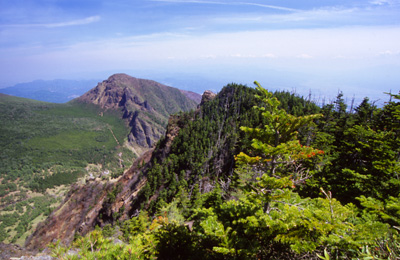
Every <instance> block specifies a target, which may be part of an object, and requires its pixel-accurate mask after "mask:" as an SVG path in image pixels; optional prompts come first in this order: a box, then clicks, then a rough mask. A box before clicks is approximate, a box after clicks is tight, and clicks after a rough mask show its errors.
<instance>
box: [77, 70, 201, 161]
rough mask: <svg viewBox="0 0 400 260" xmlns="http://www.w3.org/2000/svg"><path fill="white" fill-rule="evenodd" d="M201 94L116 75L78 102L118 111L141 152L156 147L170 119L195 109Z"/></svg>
mask: <svg viewBox="0 0 400 260" xmlns="http://www.w3.org/2000/svg"><path fill="white" fill-rule="evenodd" d="M199 98H200V95H199V94H196V93H194V92H190V91H184V90H178V89H176V88H172V87H168V86H165V85H163V84H160V83H158V82H155V81H152V80H145V79H138V78H134V77H131V76H128V75H126V74H115V75H113V76H111V77H109V78H108V79H107V80H105V81H103V82H101V83H99V84H98V85H97V86H96V87H95V88H93V89H92V90H90V91H89V92H87V93H85V94H84V95H82V96H81V97H79V98H78V99H76V101H79V102H84V103H90V104H95V105H98V106H100V107H101V108H102V109H104V110H109V109H113V110H118V111H121V112H122V115H123V116H122V117H123V118H124V119H125V120H126V122H127V124H129V126H130V127H131V131H130V133H129V134H128V141H129V144H130V145H131V146H132V147H134V150H135V151H138V155H139V154H140V153H141V152H144V151H146V150H147V149H149V148H150V147H152V146H153V145H154V144H155V143H156V142H157V141H158V139H160V137H161V136H163V135H164V133H165V127H166V125H167V122H168V117H169V115H171V114H174V113H177V112H179V111H189V110H191V109H194V108H195V107H196V105H197V104H198V102H199V101H197V102H196V101H194V100H199Z"/></svg>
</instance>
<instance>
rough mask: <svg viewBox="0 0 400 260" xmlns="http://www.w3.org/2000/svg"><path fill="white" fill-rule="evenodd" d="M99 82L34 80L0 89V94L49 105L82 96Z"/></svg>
mask: <svg viewBox="0 0 400 260" xmlns="http://www.w3.org/2000/svg"><path fill="white" fill-rule="evenodd" d="M99 81H100V80H65V79H55V80H35V81H32V82H27V83H20V84H16V85H14V86H12V87H8V88H2V89H0V93H3V94H8V95H11V96H17V97H23V98H29V99H35V100H39V101H45V102H51V103H65V102H68V101H70V100H72V99H74V98H77V97H79V96H81V95H83V94H84V93H85V92H86V91H88V90H90V89H91V88H93V87H94V86H96V85H97V83H98V82H99Z"/></svg>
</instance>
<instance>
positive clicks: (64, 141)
mask: <svg viewBox="0 0 400 260" xmlns="http://www.w3.org/2000/svg"><path fill="white" fill-rule="evenodd" d="M118 113H119V112H115V111H114V112H111V111H110V112H108V113H101V112H100V110H98V109H97V108H96V107H95V106H93V105H83V104H78V103H67V104H53V103H45V102H39V101H34V100H29V99H23V98H16V97H11V96H5V95H2V96H0V122H1V125H0V145H1V151H0V162H1V163H0V178H1V184H0V198H1V201H0V209H1V214H0V221H1V222H0V223H1V224H0V241H6V242H19V243H23V241H24V238H25V236H26V233H25V232H26V231H28V230H30V229H31V228H32V225H34V224H35V223H37V221H38V220H43V217H44V216H45V215H48V214H49V213H50V212H51V208H52V207H54V206H55V205H56V204H57V201H60V200H62V199H63V197H62V194H59V193H57V192H56V190H54V189H53V190H52V191H50V190H47V191H46V189H52V188H57V187H59V186H61V185H69V184H71V183H74V182H76V181H77V179H78V178H80V177H83V176H85V175H87V174H88V173H89V172H91V173H92V174H94V175H95V177H96V176H97V175H98V174H99V173H101V172H105V171H107V170H109V171H111V172H112V173H113V174H114V175H115V174H118V173H121V172H122V171H123V169H124V168H126V167H129V166H130V165H131V160H132V158H133V157H134V155H133V153H132V152H131V151H130V150H128V149H126V148H124V147H123V146H122V144H123V143H124V138H126V135H127V133H128V131H129V130H128V128H127V126H126V125H125V123H124V121H123V120H121V119H120V118H121V115H119V114H118ZM120 160H122V161H121V163H120ZM90 164H93V167H92V169H89V168H87V169H85V167H87V166H88V165H90ZM121 167H122V168H121ZM93 169H96V170H93ZM110 175H111V174H110ZM24 234H25V235H24Z"/></svg>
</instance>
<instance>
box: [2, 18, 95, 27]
mask: <svg viewBox="0 0 400 260" xmlns="http://www.w3.org/2000/svg"><path fill="white" fill-rule="evenodd" d="M100 19H101V18H100V16H98V15H96V16H90V17H86V18H83V19H78V20H72V21H65V22H59V23H31V24H3V25H0V26H1V27H14V28H15V27H17V28H30V27H44V28H57V27H68V26H77V25H85V24H91V23H95V22H98V21H100Z"/></svg>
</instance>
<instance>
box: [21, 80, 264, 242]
mask: <svg viewBox="0 0 400 260" xmlns="http://www.w3.org/2000/svg"><path fill="white" fill-rule="evenodd" d="M253 94H254V90H253V89H251V88H247V87H244V86H237V85H233V86H228V87H226V88H224V89H223V90H222V91H221V92H220V94H219V95H218V96H215V94H213V93H211V92H207V94H206V95H203V100H202V102H201V104H202V106H201V107H199V108H198V109H197V110H196V112H193V113H184V114H181V115H175V116H171V117H170V119H169V122H168V128H167V132H166V134H165V136H164V137H163V138H162V140H161V141H160V142H159V143H158V145H157V147H155V150H154V151H152V150H150V151H148V152H147V153H145V154H144V155H143V156H142V157H140V158H138V159H137V160H136V161H135V163H134V164H133V166H132V167H131V169H130V170H129V171H127V172H125V173H124V174H123V175H122V176H121V177H120V178H119V179H118V180H117V181H116V182H113V183H108V184H107V185H104V186H102V185H101V184H100V182H99V181H92V182H90V183H88V184H86V185H81V186H78V185H76V186H75V188H74V189H72V190H71V192H70V194H69V195H68V196H67V198H66V199H65V201H64V203H63V204H62V205H61V206H60V207H59V208H58V209H57V210H55V211H54V212H53V213H52V214H51V215H50V216H49V218H48V219H47V220H46V221H45V222H44V223H43V224H41V225H40V226H38V228H37V230H36V231H35V233H34V234H33V235H32V236H31V237H30V238H28V239H27V241H26V246H27V247H28V248H29V249H38V248H43V247H44V246H45V245H46V244H47V243H49V242H51V241H53V240H54V239H62V241H63V242H65V243H67V244H68V243H69V242H71V241H72V239H73V237H74V235H75V234H79V235H85V234H86V233H87V232H89V231H91V230H92V229H93V228H94V227H95V226H96V225H100V226H103V225H105V224H108V223H116V221H119V220H126V219H129V218H131V217H132V216H135V215H137V214H138V211H139V210H140V208H141V205H143V206H144V207H146V208H148V209H149V210H150V211H151V210H152V207H154V205H155V203H156V201H157V200H159V199H160V198H164V197H165V194H166V190H168V191H169V194H170V196H169V197H172V196H174V195H175V193H176V192H177V190H176V185H175V186H174V184H173V183H172V182H173V181H174V180H175V179H178V181H186V182H187V183H188V185H189V187H187V188H188V189H189V190H190V189H191V188H192V187H193V186H194V185H195V184H200V187H201V190H202V191H203V192H206V191H210V190H211V189H212V188H213V187H214V185H215V183H214V181H215V180H216V179H217V178H218V177H219V176H220V177H221V176H226V177H228V176H229V174H230V173H231V172H232V170H233V166H234V160H233V155H234V154H235V148H234V147H235V146H236V145H238V143H239V141H240V142H243V141H245V140H247V139H246V138H244V137H243V136H241V134H240V133H239V126H240V125H241V123H240V122H243V123H244V124H246V122H249V120H250V121H251V120H258V117H257V116H255V117H254V116H253V115H252V113H251V107H252V106H253V105H254V104H255V101H254V97H253ZM103 100H107V99H105V98H103ZM100 103H102V102H100ZM103 103H104V104H105V106H106V105H107V104H109V103H108V102H103ZM204 124H207V125H208V126H207V127H204ZM242 137H243V138H242ZM189 142H190V146H188V143H189ZM206 142H208V143H207V144H206ZM179 156H181V158H178V157H179ZM173 158H175V159H173ZM171 160H173V162H171ZM160 165H162V167H163V170H162V169H161V168H160ZM166 168H169V171H170V172H171V174H170V175H166V173H165V172H164V170H165V169H166ZM167 171H168V170H167ZM180 173H184V174H180ZM158 176H160V177H159V178H158V181H159V182H158V183H157V180H156V178H157V177H158ZM161 183H162V184H161ZM160 184H161V185H160ZM166 200H168V198H166ZM151 201H153V203H151ZM143 203H144V204H143ZM149 203H150V204H149Z"/></svg>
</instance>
